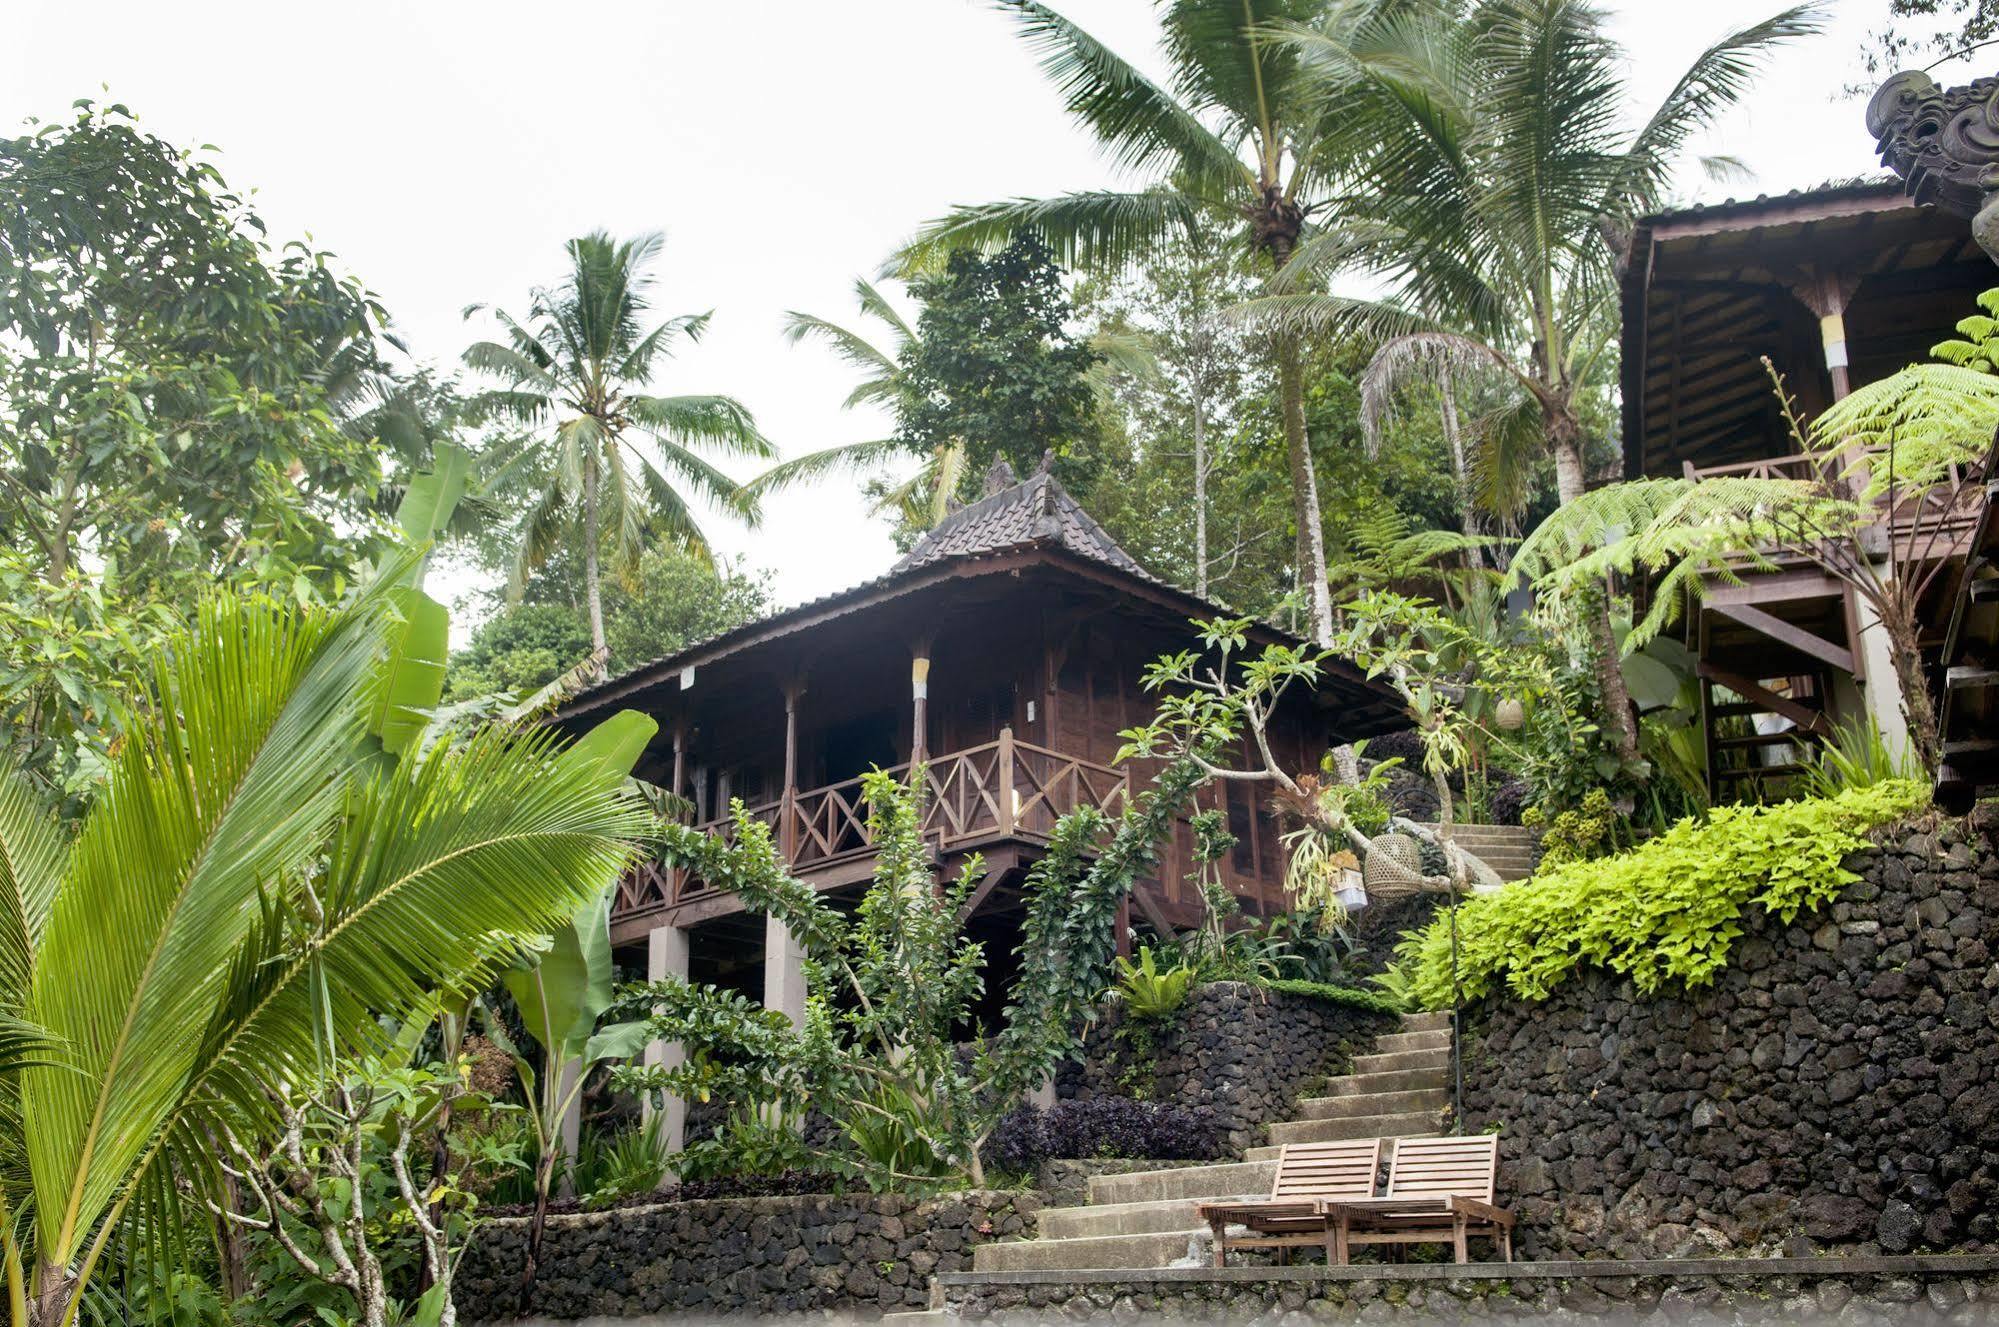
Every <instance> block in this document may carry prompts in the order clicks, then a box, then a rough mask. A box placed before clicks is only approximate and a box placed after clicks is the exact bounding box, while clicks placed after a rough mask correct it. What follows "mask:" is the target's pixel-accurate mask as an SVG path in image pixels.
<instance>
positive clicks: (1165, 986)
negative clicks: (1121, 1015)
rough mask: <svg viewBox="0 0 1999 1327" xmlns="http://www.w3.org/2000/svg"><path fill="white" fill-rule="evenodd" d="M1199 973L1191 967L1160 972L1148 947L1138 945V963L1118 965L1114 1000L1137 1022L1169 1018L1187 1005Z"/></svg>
mask: <svg viewBox="0 0 1999 1327" xmlns="http://www.w3.org/2000/svg"><path fill="white" fill-rule="evenodd" d="M1199 975H1200V972H1199V969H1197V968H1195V967H1194V966H1193V965H1192V964H1190V963H1184V962H1182V963H1178V964H1176V965H1175V966H1173V967H1168V968H1161V967H1160V966H1159V955H1158V953H1157V952H1156V951H1155V950H1154V949H1153V948H1152V946H1150V945H1141V946H1140V947H1139V950H1138V962H1136V963H1134V962H1132V961H1131V960H1130V959H1128V958H1120V959H1119V960H1118V961H1117V998H1118V1000H1119V1002H1120V1003H1121V1004H1123V1005H1124V1008H1125V1012H1126V1013H1127V1014H1129V1015H1130V1016H1131V1017H1133V1018H1136V1019H1144V1020H1151V1019H1158V1018H1168V1017H1171V1016H1172V1015H1174V1014H1176V1013H1178V1012H1179V1011H1180V1006H1181V1005H1183V1004H1185V1003H1186V1002H1187V993H1188V992H1189V991H1191V990H1193V989H1194V978H1195V977H1197V976H1199Z"/></svg>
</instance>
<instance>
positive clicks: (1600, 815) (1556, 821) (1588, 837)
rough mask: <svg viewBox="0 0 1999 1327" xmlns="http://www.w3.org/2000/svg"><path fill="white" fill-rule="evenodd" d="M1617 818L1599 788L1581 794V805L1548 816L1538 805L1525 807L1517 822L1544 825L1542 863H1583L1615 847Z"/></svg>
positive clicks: (1560, 864) (1615, 809)
mask: <svg viewBox="0 0 1999 1327" xmlns="http://www.w3.org/2000/svg"><path fill="white" fill-rule="evenodd" d="M1618 820H1619V817H1618V814H1617V808H1615V807H1613V806H1612V805H1611V804H1610V796H1609V794H1607V793H1606V792H1604V790H1603V789H1601V788H1592V789H1590V790H1589V792H1588V793H1586V794H1584V796H1583V800H1582V805H1581V806H1578V807H1574V808H1572V809H1570V810H1567V811H1563V812H1560V813H1558V814H1556V815H1554V816H1552V817H1550V816H1549V815H1548V814H1547V812H1546V811H1545V810H1544V809H1543V808H1541V807H1538V806H1534V807H1529V808H1528V809H1527V810H1526V811H1525V812H1524V813H1523V814H1522V815H1521V817H1520V823H1521V824H1523V825H1526V826H1528V827H1529V828H1533V827H1534V826H1537V825H1543V824H1545V825H1546V826H1547V828H1546V829H1544V830H1542V831H1541V864H1542V865H1543V866H1565V865H1567V864H1568V863H1570V862H1586V861H1589V860H1591V859H1592V858H1596V857H1601V856H1603V855H1604V854H1605V853H1608V852H1611V851H1613V850H1615V848H1616V847H1617V828H1618Z"/></svg>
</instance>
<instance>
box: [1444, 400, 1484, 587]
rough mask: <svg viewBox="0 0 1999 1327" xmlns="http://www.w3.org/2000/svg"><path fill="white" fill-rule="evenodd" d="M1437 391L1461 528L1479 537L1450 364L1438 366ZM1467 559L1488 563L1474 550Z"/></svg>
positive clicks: (1473, 561) (1475, 565)
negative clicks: (1455, 481)
mask: <svg viewBox="0 0 1999 1327" xmlns="http://www.w3.org/2000/svg"><path fill="white" fill-rule="evenodd" d="M1437 391H1438V394H1439V397H1440V400H1441V405H1442V415H1443V424H1444V441H1445V442H1446V443H1448V444H1449V445H1450V449H1451V475H1452V477H1453V478H1454V479H1456V480H1457V486H1458V525H1459V528H1461V529H1462V530H1463V531H1464V532H1465V534H1467V535H1469V536H1476V535H1477V534H1478V515H1477V513H1476V512H1475V511H1474V510H1473V507H1472V492H1471V467H1470V466H1468V465H1467V464H1466V463H1465V441H1464V435H1463V434H1462V433H1461V432H1460V431H1459V429H1458V398H1457V393H1456V392H1455V391H1454V390H1453V388H1452V384H1451V366H1450V365H1449V364H1448V363H1446V364H1442V365H1439V366H1438V373H1437ZM1465 556H1466V558H1467V559H1468V561H1469V562H1470V564H1471V565H1472V566H1473V567H1475V568H1476V567H1480V566H1483V565H1484V564H1485V559H1484V558H1482V557H1480V556H1479V552H1478V550H1477V549H1472V550H1471V551H1469V552H1468V553H1466V555H1465Z"/></svg>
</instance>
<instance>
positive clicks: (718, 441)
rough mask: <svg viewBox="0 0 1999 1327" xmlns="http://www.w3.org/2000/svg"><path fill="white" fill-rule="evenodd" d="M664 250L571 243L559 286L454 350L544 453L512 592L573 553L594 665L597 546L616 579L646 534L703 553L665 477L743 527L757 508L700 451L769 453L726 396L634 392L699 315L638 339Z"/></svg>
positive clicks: (495, 409) (694, 329)
mask: <svg viewBox="0 0 1999 1327" xmlns="http://www.w3.org/2000/svg"><path fill="white" fill-rule="evenodd" d="M664 242H665V241H664V238H663V237H662V236H660V235H657V234H652V235H642V236H640V237H638V238H637V239H633V240H625V241H622V242H620V241H616V240H613V239H612V238H611V237H610V236H609V235H607V234H605V233H604V232H603V231H596V232H594V233H592V234H589V235H585V236H583V237H582V238H580V239H574V240H571V241H570V242H569V244H568V246H567V251H568V254H569V263H570V269H569V274H568V275H567V276H566V277H565V278H564V279H563V281H562V283H561V284H560V285H558V286H555V287H553V288H549V289H541V290H537V291H535V292H534V294H533V296H532V298H531V300H530V302H529V305H528V315H527V317H526V318H525V319H517V318H514V317H511V316H509V315H508V314H506V313H504V312H498V313H496V315H495V316H496V317H497V318H498V319H499V322H500V325H501V327H502V328H503V329H504V330H505V332H506V340H505V341H504V342H498V341H481V342H478V343H477V344H475V345H473V346H471V347H470V348H469V349H467V350H466V352H465V362H466V364H468V365H470V366H471V367H472V368H474V369H477V370H479V371H480V372H482V373H486V374H489V375H491V376H493V377H495V378H498V379H499V380H501V381H502V382H503V383H504V386H502V387H500V388H498V389H496V390H493V391H489V392H486V393H484V394H482V395H481V396H480V397H479V398H478V399H477V402H476V405H477V406H478V408H480V409H481V410H483V411H484V412H486V413H487V414H489V415H492V416H499V417H503V418H506V419H510V420H512V421H514V422H516V423H519V424H523V425H526V426H527V427H528V428H529V429H530V430H531V431H530V433H529V434H528V436H527V437H526V438H525V439H524V444H525V446H526V447H527V448H529V449H535V450H541V451H543V452H544V453H545V458H544V459H546V460H547V461H549V462H551V464H550V465H549V468H550V469H552V470H553V472H554V475H555V482H554V483H552V484H551V485H549V487H548V489H547V491H546V492H545V493H543V494H542V496H541V498H540V500H539V501H537V502H536V503H535V505H534V506H533V508H532V509H530V511H529V512H528V515H527V518H526V520H525V522H524V524H523V527H522V532H521V546H520V553H519V556H518V560H517V564H516V569H515V572H516V574H515V584H516V587H518V586H519V584H520V583H521V582H522V581H523V580H524V579H525V577H526V574H527V573H528V572H530V571H532V570H533V569H534V568H535V567H538V566H540V565H541V564H542V563H543V562H544V561H546V560H547V558H548V557H549V555H550V554H551V553H553V552H554V551H555V550H556V549H557V548H559V547H561V546H563V545H564V544H565V543H568V542H574V543H577V544H580V545H581V547H582V550H583V587H584V595H585V598H586V600H587V601H588V607H589V617H590V639H591V642H592V644H593V645H594V646H595V649H596V657H597V662H598V667H599V668H600V669H601V668H602V666H603V662H604V659H605V657H606V653H607V647H606V645H605V642H604V605H603V598H602V595H601V593H600V590H599V558H600V556H601V553H602V551H603V549H604V547H605V544H606V541H607V540H608V541H609V547H610V551H611V554H612V556H613V558H614V559H615V561H616V563H617V565H619V566H620V567H621V568H623V569H625V570H626V571H630V570H631V569H633V568H636V566H637V565H638V557H639V554H640V553H641V552H642V551H643V550H644V548H645V546H646V543H647V540H648V539H649V538H652V537H663V538H665V539H668V540H671V541H673V542H675V543H678V544H680V545H681V546H683V547H685V548H687V549H689V550H690V551H693V552H698V553H702V554H708V553H709V551H710V550H709V545H708V539H707V536H706V535H704V534H703V533H702V531H701V527H700V524H699V522H697V521H696V520H695V517H694V512H693V510H692V507H691V506H690V504H689V502H688V498H687V496H686V495H684V494H683V493H682V492H681V491H680V490H679V489H677V488H676V487H675V486H674V481H675V479H678V480H679V481H680V482H681V483H683V484H685V485H686V486H687V487H688V488H689V489H691V490H692V492H693V494H694V495H696V496H698V497H700V498H704V499H706V500H708V501H710V502H712V503H715V504H717V505H719V506H721V507H723V508H725V509H727V510H730V511H733V512H735V513H736V514H737V515H740V516H742V517H743V518H745V519H746V520H749V521H751V522H752V523H754V521H755V520H756V519H757V508H756V505H755V503H754V501H753V500H752V499H750V497H749V496H748V495H747V494H746V493H745V492H744V489H743V486H742V485H740V484H738V483H737V482H736V481H735V480H734V479H731V478H730V477H729V476H728V475H727V474H724V473H723V472H722V471H721V470H719V469H717V468H716V467H715V466H714V465H712V464H711V463H710V462H709V461H707V460H706V459H704V458H703V457H702V456H701V455H700V453H701V452H702V451H711V452H717V453H719V454H720V455H721V456H723V457H725V458H743V457H748V458H758V459H767V458H769V457H771V456H774V455H775V454H776V453H775V451H774V449H773V448H772V447H771V445H770V443H769V442H768V441H766V440H765V438H764V436H763V434H762V433H760V432H759V431H758V430H757V426H756V421H755V420H754V419H752V418H751V416H750V412H749V411H748V410H747V409H745V408H744V407H743V405H742V404H741V403H740V402H738V401H736V400H735V399H734V398H732V397H727V396H654V395H651V394H649V393H647V392H645V391H643V390H641V389H643V388H645V387H646V386H647V385H649V384H650V383H651V382H652V380H653V377H654V375H655V374H657V372H658V371H659V368H660V366H661V364H662V363H663V362H664V361H665V360H666V359H667V358H668V356H669V354H670V353H671V352H672V350H673V348H674V346H675V345H676V344H678V343H679V342H680V341H682V340H687V341H696V340H699V339H700V337H701V334H702V333H703V332H704V331H705V330H706V329H707V326H708V320H709V318H710V317H711V316H712V311H710V313H690V314H682V315H680V316H678V317H674V318H669V319H667V320H666V321H665V322H663V323H660V324H659V325H658V326H656V327H653V328H652V329H651V330H650V331H648V330H645V326H644V324H645V319H646V316H647V315H648V314H649V313H650V312H651V311H652V284H653V283H652V278H651V276H650V275H649V274H648V273H647V271H646V268H647V267H648V266H650V264H651V263H652V261H653V260H654V259H655V258H657V257H658V256H659V251H660V247H661V245H662V244H663V243H664ZM480 307H481V306H477V305H475V306H474V307H473V308H472V309H468V310H467V311H466V312H467V313H468V315H469V314H471V313H474V312H477V311H478V310H479V308H480ZM648 444H649V445H648ZM669 475H671V476H673V477H674V478H669Z"/></svg>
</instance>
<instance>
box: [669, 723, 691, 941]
mask: <svg viewBox="0 0 1999 1327" xmlns="http://www.w3.org/2000/svg"><path fill="white" fill-rule="evenodd" d="M670 791H671V792H672V793H673V795H674V796H675V797H686V796H687V720H685V719H675V720H674V721H673V786H672V788H671V789H670ZM688 819H689V821H690V822H691V821H692V820H693V819H694V816H693V814H692V813H691V812H690V813H689V815H688ZM686 887H687V868H686V867H684V866H676V867H675V868H674V869H673V871H672V872H671V873H670V874H669V875H668V876H667V878H666V901H667V902H668V903H678V902H680V894H681V891H682V890H684V889H685V888H686Z"/></svg>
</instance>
